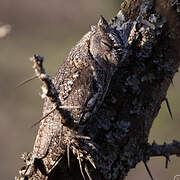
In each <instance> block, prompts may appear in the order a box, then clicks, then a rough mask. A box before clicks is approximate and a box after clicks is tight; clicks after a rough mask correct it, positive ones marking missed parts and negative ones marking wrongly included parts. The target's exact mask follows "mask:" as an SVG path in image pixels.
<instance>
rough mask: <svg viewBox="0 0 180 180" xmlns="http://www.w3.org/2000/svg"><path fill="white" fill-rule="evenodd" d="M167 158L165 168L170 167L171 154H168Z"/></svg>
mask: <svg viewBox="0 0 180 180" xmlns="http://www.w3.org/2000/svg"><path fill="white" fill-rule="evenodd" d="M165 158H166V165H165V168H166V169H167V168H168V163H169V162H170V159H169V156H168V155H166V156H165Z"/></svg>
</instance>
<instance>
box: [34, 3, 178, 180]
mask: <svg viewBox="0 0 180 180" xmlns="http://www.w3.org/2000/svg"><path fill="white" fill-rule="evenodd" d="M171 2H173V1H171ZM129 20H130V21H131V22H134V24H135V23H136V26H134V28H135V29H134V32H133V31H132V30H131V33H130V35H129V37H130V38H129V40H128V43H129V44H130V45H129V46H128V49H127V51H128V57H127V59H126V61H125V62H124V64H123V66H121V67H120V68H119V69H118V71H117V72H116V73H115V75H114V77H113V79H112V81H111V84H110V88H109V91H108V94H107V96H106V98H105V101H104V102H103V104H102V106H101V108H100V110H99V112H98V113H97V114H96V116H95V117H93V119H92V120H91V122H90V123H89V124H88V125H87V128H86V131H85V132H84V134H85V135H86V136H89V137H91V139H92V141H93V142H94V143H95V144H96V147H98V148H97V149H98V150H97V149H95V150H92V149H91V150H89V151H88V150H87V149H86V148H87V147H83V146H82V147H81V148H82V150H83V148H84V149H85V150H86V152H88V153H89V154H90V155H91V157H92V159H93V161H94V163H95V166H96V169H94V168H93V167H92V165H91V163H87V167H88V169H89V174H91V177H92V179H95V180H98V179H99V180H108V179H113V180H119V179H121V180H122V179H124V178H125V176H127V174H128V172H129V171H130V170H131V169H132V168H134V167H135V166H136V165H137V163H139V162H140V161H143V162H144V163H146V161H148V160H149V158H150V157H152V156H165V157H167V159H168V157H169V155H173V154H176V155H179V154H180V142H177V141H174V142H173V143H172V144H169V145H167V144H164V145H157V144H155V143H154V144H153V145H150V144H148V136H149V132H150V129H151V127H152V124H153V121H154V119H155V117H156V116H157V114H158V112H159V109H160V108H161V104H162V102H163V101H164V100H165V98H166V94H167V90H168V88H169V86H170V84H171V83H172V79H173V76H174V74H175V73H176V72H177V71H178V67H179V64H180V51H179V47H180V14H179V13H178V5H176V4H174V5H173V6H172V4H170V2H169V1H168V0H155V1H150V0H149V1H148V0H126V1H125V2H124V3H123V4H122V5H121V7H120V11H119V13H118V15H117V17H115V18H114V19H113V20H112V22H111V26H112V27H116V28H119V27H120V24H122V23H124V25H125V24H126V22H127V21H129ZM131 38H132V39H131ZM70 161H71V162H70V165H71V167H70V169H69V168H68V166H67V160H66V155H64V157H63V158H62V160H61V161H60V162H59V164H58V165H57V166H56V167H55V168H54V170H53V171H52V172H51V174H50V175H49V177H48V179H50V180H54V179H64V180H67V179H69V180H76V179H78V180H80V179H83V177H82V174H81V172H80V169H79V163H78V161H77V159H76V157H75V156H74V155H73V154H72V153H71V152H70ZM82 165H83V166H85V164H83V163H82ZM83 171H84V174H85V170H84V169H83ZM37 174H38V175H37ZM33 176H34V178H36V177H39V178H38V179H44V178H45V177H44V176H43V175H41V174H40V172H39V171H37V173H36V174H35V175H33ZM85 177H86V178H87V179H88V175H87V174H85Z"/></svg>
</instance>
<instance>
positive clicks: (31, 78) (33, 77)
mask: <svg viewBox="0 0 180 180" xmlns="http://www.w3.org/2000/svg"><path fill="white" fill-rule="evenodd" d="M36 78H38V77H37V76H32V77H30V78H28V79H26V80H24V81H23V82H21V83H20V84H18V85H17V86H16V87H15V89H17V88H19V87H21V86H23V85H24V84H26V83H28V82H30V81H32V80H34V79H36Z"/></svg>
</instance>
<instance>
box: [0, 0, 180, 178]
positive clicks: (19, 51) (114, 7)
mask: <svg viewBox="0 0 180 180" xmlns="http://www.w3.org/2000/svg"><path fill="white" fill-rule="evenodd" d="M120 3H121V1H119V0H112V1H109V0H98V1H96V0H91V1H88V0H76V1H74V0H68V1H66V0H52V1H50V0H38V1H36V0H31V1H24V0H0V21H1V22H3V23H7V24H10V25H11V27H12V32H11V33H10V35H8V36H7V37H5V38H3V39H1V40H0V84H1V86H0V114H1V121H0V147H1V148H0V161H1V163H0V164H1V165H0V166H1V167H0V177H1V179H3V180H6V179H7V180H8V179H13V178H14V176H15V175H16V174H17V172H18V168H20V167H21V166H22V165H23V162H22V160H20V154H21V153H22V152H24V151H31V150H32V146H33V142H34V139H35V135H36V132H37V128H38V127H36V128H30V127H31V125H32V124H33V123H35V122H36V121H37V120H38V119H39V118H40V117H41V110H42V100H41V99H40V96H39V95H38V93H39V92H40V82H39V81H38V80H34V81H33V82H30V83H28V84H27V85H25V86H23V87H21V88H20V89H15V88H14V87H15V86H16V85H17V84H18V83H19V82H21V81H22V80H24V79H26V78H28V77H30V76H32V75H33V73H34V72H33V70H32V68H31V66H32V64H31V63H30V61H29V60H28V58H29V57H30V56H32V55H33V54H35V53H38V54H40V55H42V56H44V57H45V67H46V71H47V72H48V74H50V75H51V76H53V75H54V74H55V73H56V72H57V70H58V68H59V66H60V64H62V62H63V60H64V59H65V57H66V56H67V54H68V52H69V51H70V49H71V47H72V46H73V45H74V44H75V43H76V42H77V41H78V40H79V39H80V38H81V37H82V35H83V34H85V33H86V32H87V31H88V30H89V29H90V25H93V24H96V23H97V21H98V18H99V16H100V15H104V16H105V17H106V18H107V19H110V18H111V17H113V16H114V15H115V14H116V13H117V12H118V9H119V6H120ZM174 84H175V88H173V87H171V88H170V90H169V92H168V98H169V100H170V104H171V108H172V111H173V115H174V119H175V120H171V119H170V116H169V114H168V111H167V108H166V106H165V104H163V105H162V109H161V112H160V114H159V116H158V117H157V119H156V120H155V123H154V125H153V128H152V130H151V136H150V140H149V141H150V142H152V141H153V140H156V141H157V142H158V143H163V142H164V141H167V142H170V141H171V140H172V139H180V135H179V127H180V118H179V115H180V111H178V110H179V105H180V103H179V100H180V94H179V93H178V92H179V90H180V85H179V84H180V75H179V74H177V75H176V78H175V80H174ZM172 159H173V160H172V161H171V163H170V164H169V169H165V168H164V159H163V158H155V159H152V160H151V161H150V162H149V166H150V169H151V170H152V174H153V175H154V177H155V179H173V176H174V175H176V174H180V159H178V158H175V157H174V158H172ZM126 179H127V180H132V179H149V177H148V175H147V172H146V171H145V168H144V167H143V166H142V165H138V167H137V168H136V169H134V170H132V172H131V173H130V174H129V175H128V177H127V178H126Z"/></svg>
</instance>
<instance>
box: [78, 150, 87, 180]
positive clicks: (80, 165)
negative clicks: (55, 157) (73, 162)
mask: <svg viewBox="0 0 180 180" xmlns="http://www.w3.org/2000/svg"><path fill="white" fill-rule="evenodd" d="M77 155H78V157H77V158H78V161H79V167H80V171H81V174H82V177H83V179H84V180H86V178H85V176H84V173H83V170H82V164H81V159H80V155H79V152H78V151H77Z"/></svg>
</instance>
